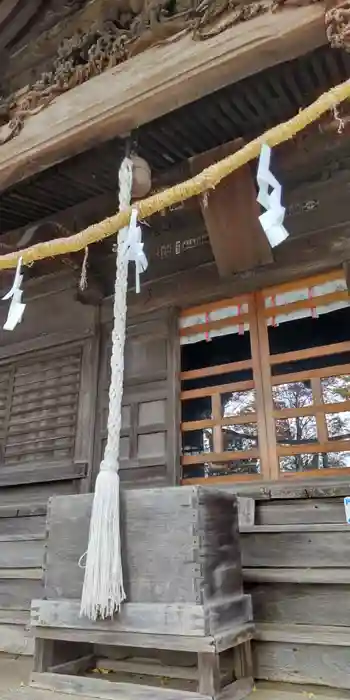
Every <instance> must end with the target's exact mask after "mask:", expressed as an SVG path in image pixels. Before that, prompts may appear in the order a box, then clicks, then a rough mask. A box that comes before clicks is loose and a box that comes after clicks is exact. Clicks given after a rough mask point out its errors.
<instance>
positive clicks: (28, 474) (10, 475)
mask: <svg viewBox="0 0 350 700" xmlns="http://www.w3.org/2000/svg"><path fill="white" fill-rule="evenodd" d="M85 476H86V464H84V463H81V464H73V463H72V462H68V463H60V464H59V465H57V464H55V463H54V464H47V463H45V462H43V463H40V462H30V463H28V464H24V463H21V464H20V465H19V466H18V467H17V466H16V469H14V468H13V466H12V467H2V468H1V471H0V486H1V487H3V486H18V485H19V484H32V483H33V482H34V483H35V482H36V483H43V482H45V481H50V482H55V481H68V480H73V479H82V478H84V477H85ZM51 493H52V489H51Z"/></svg>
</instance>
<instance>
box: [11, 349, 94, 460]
mask: <svg viewBox="0 0 350 700" xmlns="http://www.w3.org/2000/svg"><path fill="white" fill-rule="evenodd" d="M6 372H7V376H8V377H9V379H8V382H7V386H6V391H5V390H4V392H2V382H1V378H0V424H1V426H2V427H0V431H1V432H0V439H1V442H2V445H3V454H2V461H3V463H4V464H5V465H11V464H16V463H18V462H21V463H23V462H32V461H35V462H37V461H47V462H55V461H60V460H66V459H73V457H74V446H75V435H76V423H77V414H78V400H79V390H80V380H81V377H80V372H81V350H80V349H79V348H78V349H77V350H76V351H75V352H74V353H73V352H70V353H69V354H66V355H65V354H63V353H62V354H59V355H56V356H54V355H51V356H42V357H41V358H40V359H38V358H36V359H34V358H33V361H30V360H25V361H17V362H16V363H14V364H13V365H12V366H11V367H8V368H6ZM4 388H5V384H4ZM2 400H3V404H4V406H2V403H1V401H2ZM1 411H3V415H4V418H3V420H2V421H1V417H2V413H1Z"/></svg>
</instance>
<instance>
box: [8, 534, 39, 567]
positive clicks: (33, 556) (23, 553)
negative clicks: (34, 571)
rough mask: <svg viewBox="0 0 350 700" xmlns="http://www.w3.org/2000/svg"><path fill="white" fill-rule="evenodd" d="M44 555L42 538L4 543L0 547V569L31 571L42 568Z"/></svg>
mask: <svg viewBox="0 0 350 700" xmlns="http://www.w3.org/2000/svg"><path fill="white" fill-rule="evenodd" d="M43 554H44V544H43V538H37V539H33V540H28V539H23V540H20V541H17V542H16V541H12V542H11V541H10V542H8V541H5V542H2V543H1V545H0V567H1V568H2V569H7V568H8V569H31V568H39V567H41V566H42V561H43Z"/></svg>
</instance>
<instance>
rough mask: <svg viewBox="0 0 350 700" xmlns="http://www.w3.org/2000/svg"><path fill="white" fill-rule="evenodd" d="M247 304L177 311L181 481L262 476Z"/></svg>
mask: <svg viewBox="0 0 350 700" xmlns="http://www.w3.org/2000/svg"><path fill="white" fill-rule="evenodd" d="M252 301H253V297H248V296H244V297H239V298H235V299H225V300H223V301H220V302H215V303H212V304H207V305H206V306H201V307H198V308H192V309H190V310H188V311H185V312H183V313H182V314H181V317H180V342H181V345H182V372H181V382H182V387H181V388H182V391H181V408H182V423H181V433H182V478H183V482H184V483H190V482H191V481H193V480H197V479H198V478H199V479H201V478H206V479H211V478H212V479H215V480H217V479H220V478H223V479H226V478H227V477H231V478H242V477H244V478H261V457H262V452H263V450H264V449H265V439H264V436H265V431H264V428H263V429H262V430H261V427H262V426H263V425H264V416H263V414H262V412H261V405H260V404H259V401H258V400H257V391H259V392H260V391H261V389H260V373H259V371H258V370H259V367H258V364H256V360H257V342H258V337H257V327H256V320H255V312H254V304H252ZM189 367H190V368H189Z"/></svg>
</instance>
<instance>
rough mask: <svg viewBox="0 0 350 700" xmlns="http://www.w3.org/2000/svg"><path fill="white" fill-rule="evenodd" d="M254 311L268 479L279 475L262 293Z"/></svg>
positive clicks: (268, 348) (256, 297) (259, 294)
mask: <svg viewBox="0 0 350 700" xmlns="http://www.w3.org/2000/svg"><path fill="white" fill-rule="evenodd" d="M254 296H255V311H256V321H257V336H258V338H257V343H258V348H259V354H258V357H259V363H260V368H259V370H257V372H258V373H259V374H260V376H261V385H262V386H261V389H262V400H263V404H264V407H263V409H262V410H263V412H264V415H265V425H266V436H267V455H266V457H265V459H266V460H267V468H266V469H265V472H264V476H265V477H267V478H269V479H278V478H279V476H280V470H279V461H278V455H277V440H276V425H275V420H274V417H273V412H274V405H273V398H272V388H271V365H270V347H269V337H268V332H267V323H266V318H265V314H264V310H265V307H264V295H263V293H262V292H257V293H256V294H255V295H254Z"/></svg>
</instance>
